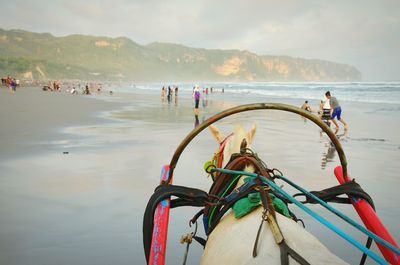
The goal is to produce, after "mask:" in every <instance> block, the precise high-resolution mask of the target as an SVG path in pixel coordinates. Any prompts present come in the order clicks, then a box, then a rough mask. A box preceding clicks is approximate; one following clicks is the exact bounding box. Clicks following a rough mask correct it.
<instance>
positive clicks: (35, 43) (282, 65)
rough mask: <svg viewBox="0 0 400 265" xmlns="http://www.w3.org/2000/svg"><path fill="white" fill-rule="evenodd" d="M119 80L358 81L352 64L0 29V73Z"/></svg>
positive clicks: (122, 38)
mask: <svg viewBox="0 0 400 265" xmlns="http://www.w3.org/2000/svg"><path fill="white" fill-rule="evenodd" d="M7 74H10V75H13V76H17V77H19V78H26V79H85V80H125V81H168V80H175V81H196V80H209V81H358V80H360V79H361V73H360V72H359V71H358V70H357V69H356V68H355V67H353V66H350V65H346V64H339V63H334V62H329V61H323V60H308V59H301V58H292V57H286V56H260V55H257V54H254V53H251V52H249V51H240V50H212V49H200V48H190V47H186V46H183V45H178V44H169V43H151V44H148V45H140V44H138V43H136V42H134V41H132V40H130V39H128V38H125V37H120V38H108V37H96V36H85V35H69V36H66V37H55V36H53V35H51V34H48V33H33V32H28V31H22V30H2V29H0V75H1V76H4V75H7Z"/></svg>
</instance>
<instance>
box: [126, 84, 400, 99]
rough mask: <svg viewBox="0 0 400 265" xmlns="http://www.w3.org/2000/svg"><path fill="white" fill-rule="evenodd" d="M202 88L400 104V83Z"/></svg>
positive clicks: (155, 87)
mask: <svg viewBox="0 0 400 265" xmlns="http://www.w3.org/2000/svg"><path fill="white" fill-rule="evenodd" d="M168 85H169V84H161V83H149V84H137V85H135V86H133V87H132V86H131V87H125V88H121V89H122V91H124V92H129V91H133V90H136V91H138V90H142V91H152V92H154V93H156V92H157V93H158V92H160V91H161V88H162V87H163V86H165V87H168ZM170 85H171V86H173V87H175V86H178V87H179V91H180V93H182V92H183V94H185V93H186V94H189V93H191V92H192V90H193V86H194V84H190V83H173V84H170ZM199 85H200V86H201V87H203V88H205V87H209V88H210V87H213V88H214V89H216V90H218V91H221V90H222V88H223V89H224V90H225V93H228V94H236V95H237V94H240V95H251V96H259V97H273V98H287V99H308V100H320V99H322V98H323V96H324V94H325V92H326V91H328V90H329V91H331V93H332V94H333V95H335V96H336V97H337V98H339V99H340V101H352V102H368V103H386V104H400V82H252V83H233V82H219V83H212V82H204V83H199Z"/></svg>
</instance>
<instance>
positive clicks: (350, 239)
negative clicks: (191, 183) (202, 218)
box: [212, 168, 389, 264]
mask: <svg viewBox="0 0 400 265" xmlns="http://www.w3.org/2000/svg"><path fill="white" fill-rule="evenodd" d="M212 171H218V172H222V173H226V174H241V175H245V176H250V177H257V176H259V175H257V174H255V173H249V172H242V171H235V170H228V169H218V168H217V169H213V170H212ZM260 177H261V176H260ZM262 180H263V181H264V182H266V184H268V185H269V186H270V187H271V188H273V189H274V190H276V191H277V192H279V193H280V194H282V195H283V196H284V197H285V198H287V199H288V200H289V201H291V202H292V203H293V204H295V205H296V206H298V207H299V208H300V209H302V210H303V211H305V212H306V213H308V214H309V215H311V216H312V217H313V218H314V219H316V220H317V221H318V222H320V223H321V224H323V225H324V226H326V227H328V228H329V229H330V230H332V231H333V232H335V233H336V234H338V235H339V236H341V237H342V238H343V239H345V240H346V241H347V242H349V243H350V244H352V245H353V246H355V247H356V248H358V249H359V250H361V251H362V252H364V253H366V254H367V255H368V256H369V257H371V258H372V259H373V260H375V261H376V262H377V263H379V264H389V263H387V262H386V261H385V260H384V259H382V258H381V257H379V256H378V255H377V254H375V253H374V252H372V251H371V250H369V249H368V248H366V247H365V246H363V245H362V244H360V243H359V242H358V241H357V240H355V239H354V238H353V237H351V236H350V235H348V234H346V233H345V232H344V231H342V230H341V229H339V228H338V227H336V226H335V225H333V224H332V223H330V222H329V221H328V220H326V219H324V218H323V217H321V216H320V215H318V214H317V213H315V212H314V211H312V210H311V209H310V208H308V207H307V206H305V205H303V204H302V203H301V202H299V201H298V200H296V199H295V198H293V197H292V196H291V195H290V194H288V193H286V192H285V191H284V190H283V189H281V188H280V187H279V186H278V185H276V184H275V183H274V182H272V181H270V180H268V179H266V178H265V177H263V178H262ZM382 240H383V239H382ZM385 242H386V241H385ZM388 244H389V243H388Z"/></svg>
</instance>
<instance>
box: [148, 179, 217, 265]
mask: <svg viewBox="0 0 400 265" xmlns="http://www.w3.org/2000/svg"><path fill="white" fill-rule="evenodd" d="M171 196H175V197H178V199H175V200H172V201H171V207H172V206H173V208H174V207H179V206H204V205H205V203H206V202H209V196H208V193H207V192H205V191H202V190H199V189H194V188H188V187H183V186H175V185H160V186H158V187H157V188H156V189H155V191H154V193H153V195H152V196H151V197H150V200H149V202H148V203H147V206H146V210H145V212H144V216H143V247H144V252H145V256H146V262H147V263H148V262H149V254H150V247H151V239H152V235H153V227H154V213H155V211H156V208H157V205H158V203H159V202H161V201H162V200H164V199H168V198H170V197H171Z"/></svg>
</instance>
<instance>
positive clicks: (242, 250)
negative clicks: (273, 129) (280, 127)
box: [201, 126, 346, 264]
mask: <svg viewBox="0 0 400 265" xmlns="http://www.w3.org/2000/svg"><path fill="white" fill-rule="evenodd" d="M210 129H211V133H212V135H213V137H214V138H215V139H216V140H217V142H218V143H222V142H223V141H224V140H225V142H224V145H225V147H224V151H223V162H222V167H225V165H226V164H227V162H228V161H229V159H230V157H231V155H232V154H234V153H239V151H240V145H241V143H242V140H243V139H245V140H246V142H247V147H249V146H250V144H251V143H252V142H253V138H254V135H255V133H256V126H253V127H252V129H251V130H250V131H249V132H247V133H246V132H245V130H244V128H243V127H242V126H238V127H237V128H235V131H234V134H233V135H232V136H230V137H228V138H226V137H225V136H224V135H223V134H222V133H221V132H220V131H219V130H218V129H217V128H216V127H215V126H210ZM245 170H246V171H248V172H251V171H253V170H254V169H253V168H251V167H247V168H246V169H245ZM253 172H254V171H253ZM242 178H244V177H242ZM242 178H241V179H242ZM242 184H243V181H242V180H240V181H239V182H238V184H237V187H239V186H241V185H242ZM262 212H263V207H262V206H260V207H258V208H257V209H256V210H254V211H253V212H251V213H249V214H248V215H246V216H244V217H242V218H240V219H236V218H235V217H234V214H233V212H228V213H227V214H226V215H225V216H224V217H223V218H222V219H221V221H220V222H219V224H218V225H217V226H216V228H215V229H214V230H213V231H212V232H211V234H210V235H209V237H208V241H207V244H206V247H205V250H204V253H203V256H202V259H201V264H282V263H281V258H280V256H281V254H280V248H279V246H278V245H277V243H276V242H275V239H274V236H273V234H272V232H271V229H270V226H269V224H268V222H264V224H263V227H262V229H261V233H260V236H259V239H258V244H257V251H258V254H257V256H256V257H253V255H252V253H253V247H254V243H255V239H256V235H257V232H258V229H259V226H260V223H261V218H262ZM276 221H277V223H278V225H279V228H280V230H281V232H282V235H283V237H284V240H285V242H286V244H287V245H288V246H289V247H290V248H291V249H292V250H294V251H295V252H297V253H298V254H299V255H300V256H301V257H302V258H303V259H304V260H306V261H307V262H308V263H309V264H346V263H345V262H344V261H343V260H342V259H340V258H339V257H337V256H335V255H334V254H332V253H331V252H330V251H329V250H328V249H327V248H326V247H325V246H324V245H323V244H322V243H321V242H319V241H318V239H316V238H315V237H314V236H313V235H311V234H310V233H308V232H307V231H306V230H305V229H304V228H303V227H302V226H301V225H299V224H298V223H296V222H295V221H293V220H291V219H289V218H287V217H285V216H283V215H281V214H279V213H276ZM289 264H299V263H298V262H297V261H296V260H294V259H293V258H292V257H291V256H290V255H289Z"/></svg>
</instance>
